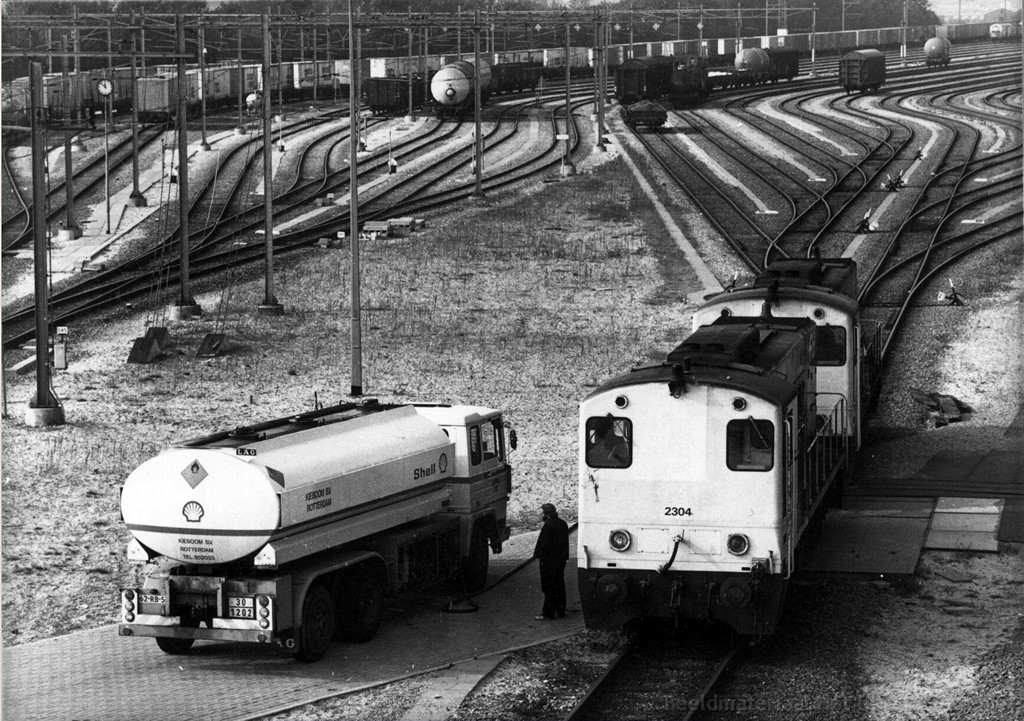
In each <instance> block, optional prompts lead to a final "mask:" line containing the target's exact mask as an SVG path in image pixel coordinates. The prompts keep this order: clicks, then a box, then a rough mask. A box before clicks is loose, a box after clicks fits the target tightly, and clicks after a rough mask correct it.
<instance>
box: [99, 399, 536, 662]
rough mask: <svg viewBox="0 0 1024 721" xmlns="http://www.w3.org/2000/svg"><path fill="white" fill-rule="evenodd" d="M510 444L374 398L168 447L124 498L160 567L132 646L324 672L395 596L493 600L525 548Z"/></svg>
mask: <svg viewBox="0 0 1024 721" xmlns="http://www.w3.org/2000/svg"><path fill="white" fill-rule="evenodd" d="M506 436H507V438H506ZM506 441H507V444H508V447H509V448H512V449H514V448H515V443H516V439H515V432H514V431H511V430H508V431H506V429H505V428H504V424H503V420H502V414H501V413H500V412H499V411H496V410H491V409H487V408H482V407H477V406H448V405H425V404H424V405H421V404H416V405H384V404H380V403H377V402H375V401H364V402H362V403H358V404H357V403H349V404H343V405H338V406H332V407H329V408H322V409H319V410H315V411H311V412H308V413H303V414H300V415H297V416H292V417H289V418H281V419H277V420H272V421H267V422H264V423H261V424H259V425H255V426H248V427H239V428H235V429H234V430H232V431H226V432H221V433H215V434H213V435H209V436H206V437H203V438H198V439H195V440H192V441H188V442H186V443H183V444H180V445H178V446H176V447H174V448H171V449H169V450H166V451H164V452H163V453H161V454H159V455H158V456H156V457H154V458H152V459H150V460H148V461H146V462H145V463H143V464H142V465H141V466H139V467H138V468H137V469H135V470H134V471H133V472H132V473H131V474H130V475H129V476H128V478H127V480H126V481H125V483H124V486H123V488H122V490H121V515H122V517H123V519H124V522H125V524H126V525H127V527H128V529H129V530H130V531H131V534H132V540H131V541H130V542H129V545H128V557H129V560H132V561H137V562H144V563H145V565H144V566H143V567H142V570H140V571H139V572H138V574H137V578H138V579H139V580H138V581H137V582H136V583H135V584H134V586H133V587H131V588H123V589H122V590H121V598H120V601H121V609H120V619H121V622H120V625H119V633H120V635H122V636H151V637H155V638H156V642H157V645H158V646H159V647H160V648H161V649H162V650H163V651H164V652H166V653H170V654H181V653H186V652H187V651H188V650H189V649H190V648H191V646H192V645H193V643H194V642H195V641H196V640H198V639H207V640H220V641H236V642H253V643H260V644H277V645H280V646H282V647H284V648H285V649H288V650H290V651H293V652H294V653H295V655H296V657H297V658H299V659H300V660H303V661H315V660H316V659H318V658H320V657H321V656H323V655H324V653H326V652H327V650H328V647H329V645H330V643H331V641H332V640H333V639H350V640H356V641H367V640H369V639H370V638H372V637H373V636H374V635H375V633H376V631H377V628H378V626H379V625H380V622H381V616H382V611H383V598H384V597H385V596H386V595H393V594H397V593H398V592H400V591H402V590H403V589H406V588H411V587H422V586H428V585H431V584H433V583H437V582H440V581H442V580H446V579H450V578H456V579H457V578H459V577H461V580H462V582H463V583H464V585H465V587H466V589H467V590H477V589H480V588H482V587H483V585H484V582H485V581H486V577H487V566H488V551H489V549H490V550H493V551H494V552H495V553H500V552H501V547H502V542H503V541H504V540H507V539H508V536H509V529H508V527H507V526H506V523H505V507H506V503H507V501H508V497H509V494H510V492H511V470H510V467H509V465H508V463H507V451H506Z"/></svg>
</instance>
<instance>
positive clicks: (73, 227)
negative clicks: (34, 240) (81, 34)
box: [39, 35, 85, 241]
mask: <svg viewBox="0 0 1024 721" xmlns="http://www.w3.org/2000/svg"><path fill="white" fill-rule="evenodd" d="M67 51H68V36H67V35H65V36H64V52H65V53H66V52H67ZM70 62H71V59H70V58H69V57H67V56H66V55H65V56H64V59H63V62H61V69H62V70H61V72H62V77H61V83H62V85H61V87H62V88H63V91H64V104H65V109H64V110H65V112H64V209H65V211H66V213H65V216H64V227H63V228H62V229H61V230H59V231H58V232H57V238H58V239H59V240H62V241H66V240H74V239H76V238H81V237H82V231H81V229H80V228H79V227H78V224H77V223H76V222H75V188H74V172H75V171H74V168H73V167H72V164H71V151H72V150H75V147H74V146H73V145H72V142H71V102H70V98H71V80H70V78H69V77H68V65H69V64H70ZM39 82H40V86H39V92H40V94H41V93H42V92H43V89H42V80H40V81H39ZM39 107H40V108H41V107H42V103H40V105H39ZM78 149H79V150H85V146H84V145H82V144H81V143H78ZM45 153H46V151H43V154H44V157H45ZM42 197H43V198H45V197H46V196H45V195H44V196H42ZM42 204H43V205H45V201H43V202H42ZM43 222H44V224H45V222H46V221H45V220H44V221H43Z"/></svg>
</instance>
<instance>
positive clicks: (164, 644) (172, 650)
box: [156, 636, 195, 656]
mask: <svg viewBox="0 0 1024 721" xmlns="http://www.w3.org/2000/svg"><path fill="white" fill-rule="evenodd" d="M193 643H195V639H193V638H161V637H160V636H157V638H156V645H157V646H159V647H160V650H161V651H163V652H164V653H167V654H170V655H171V656H180V655H181V654H183V653H188V650H189V649H190V648H192V644H193Z"/></svg>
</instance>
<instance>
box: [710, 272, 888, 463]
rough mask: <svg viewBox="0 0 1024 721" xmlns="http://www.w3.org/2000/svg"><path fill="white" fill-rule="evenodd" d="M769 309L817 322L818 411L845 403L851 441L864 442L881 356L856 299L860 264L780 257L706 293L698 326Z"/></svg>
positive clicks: (827, 411) (814, 358)
mask: <svg viewBox="0 0 1024 721" xmlns="http://www.w3.org/2000/svg"><path fill="white" fill-rule="evenodd" d="M763 312H770V313H771V314H773V315H776V316H785V317H799V318H808V319H810V320H811V321H812V322H813V323H814V324H815V328H814V355H813V356H812V358H811V362H812V364H813V365H814V367H815V371H816V375H817V379H818V414H819V415H820V416H823V417H825V416H828V415H829V414H831V413H832V412H833V411H834V410H835V409H836V408H838V407H840V406H842V407H843V408H845V412H846V419H845V426H846V429H847V432H848V434H849V436H850V442H851V443H852V444H853V446H854V447H855V448H859V447H860V442H861V423H862V416H863V411H862V409H863V408H865V407H866V405H867V404H868V401H869V395H870V392H871V388H872V387H873V384H874V378H875V374H876V370H877V360H875V359H874V357H873V355H872V354H865V353H863V352H862V349H865V348H869V349H871V350H872V352H877V349H878V347H879V345H878V332H879V329H878V328H877V327H870V328H865V327H864V323H863V320H862V318H861V313H860V305H859V303H858V302H857V264H856V263H855V262H854V261H853V260H852V259H850V258H821V259H818V258H814V259H790V260H780V261H775V262H773V263H771V264H769V265H768V266H767V267H766V268H765V269H764V270H763V271H762V272H761V273H759V274H758V275H757V276H755V278H754V279H753V281H752V282H750V283H749V284H747V285H743V286H737V287H734V288H729V289H728V290H726V291H724V292H722V293H717V294H715V295H712V296H710V297H708V298H706V299H705V301H704V303H703V305H701V307H700V308H698V309H697V311H696V312H695V313H694V315H693V326H694V328H695V329H696V328H699V327H700V326H702V325H707V324H710V323H713V322H715V321H717V320H719V319H722V318H730V317H745V316H752V315H759V314H761V313H763Z"/></svg>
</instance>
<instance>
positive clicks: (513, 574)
mask: <svg viewBox="0 0 1024 721" xmlns="http://www.w3.org/2000/svg"><path fill="white" fill-rule="evenodd" d="M535 538H536V534H525V535H524V536H518V537H515V538H513V539H511V541H510V542H509V543H508V544H507V547H506V550H505V552H504V553H502V554H501V555H500V556H496V557H493V558H492V561H493V562H492V564H491V569H490V573H489V578H488V588H487V590H485V591H484V592H483V593H481V594H479V595H477V596H475V597H474V601H475V603H476V604H477V606H478V607H479V609H478V610H477V611H476V612H475V613H446V612H445V611H444V610H443V607H444V604H443V603H440V602H439V601H440V599H438V598H437V597H433V598H429V597H428V598H424V599H420V600H402V601H401V602H399V603H395V604H392V605H390V606H389V607H388V609H387V613H386V618H385V621H384V623H383V625H382V626H381V629H380V632H379V633H378V635H377V637H376V638H375V639H373V640H372V641H370V642H369V643H365V644H356V643H335V644H333V645H332V646H331V649H330V650H329V651H328V653H327V655H326V656H325V657H324V658H323V659H321V660H320V661H319V662H317V663H314V664H303V663H300V662H298V661H296V660H295V659H294V658H293V657H292V656H291V655H290V654H287V653H285V652H284V651H281V650H278V649H276V648H266V647H256V646H252V645H249V644H227V643H212V642H199V643H197V644H196V645H195V647H193V649H192V651H191V652H190V653H189V654H188V655H185V656H168V655H165V654H164V653H162V652H161V651H160V650H159V649H158V648H157V647H156V643H155V642H154V641H153V640H152V639H142V638H122V637H119V636H118V635H117V628H116V626H114V625H110V626H104V627H101V628H97V629H92V630H89V631H83V632H79V633H72V634H69V635H67V636H61V637H58V638H54V639H49V640H46V641H40V642H37V643H30V644H25V645H23V646H15V647H10V648H5V649H4V650H3V688H2V691H3V696H2V698H3V705H2V709H0V715H2V717H3V718H5V719H7V718H11V719H18V720H19V721H33V720H34V719H39V720H41V721H42V720H45V721H86V720H88V719H96V720H97V721H99V720H101V719H102V721H121V720H124V721H130V720H131V721H133V720H134V719H138V718H141V717H143V716H146V717H155V718H160V719H161V721H198V720H205V719H209V720H211V721H241V720H244V719H252V718H258V717H260V716H264V715H267V714H269V713H272V712H275V711H281V710H285V709H289V708H294V707H296V706H300V705H303V704H306V703H309V702H312V701H315V700H319V699H323V698H328V697H331V696H337V695H339V694H344V693H348V692H352V691H357V690H360V689H365V688H369V687H372V686H376V685H380V684H382V683H387V682H390V681H394V680H398V679H401V678H405V677H408V676H411V675H417V674H421V673H425V672H428V671H432V670H441V669H447V668H450V667H452V666H454V665H456V664H459V663H462V662H464V661H468V660H471V659H474V658H477V657H481V656H486V655H493V654H501V653H505V652H507V651H509V650H512V649H516V648H522V647H527V646H531V645H535V644H538V643H543V642H545V641H550V640H555V639H558V638H564V637H566V636H571V635H574V634H576V633H579V632H581V631H582V630H583V617H582V614H581V613H580V612H579V593H578V591H577V588H576V574H575V573H574V572H573V569H574V568H575V564H576V561H575V557H573V558H570V560H569V562H568V564H566V590H567V594H568V598H569V613H568V615H567V617H566V618H565V619H560V620H556V621H534V620H533V617H534V615H535V614H536V613H537V610H538V608H539V606H540V604H541V601H542V595H541V592H540V579H539V575H538V573H537V567H536V562H532V561H530V559H529V556H530V554H531V553H532V551H533V542H534V541H535ZM570 549H571V552H572V553H573V554H575V539H570ZM115 601H116V599H112V600H111V603H114V602H115Z"/></svg>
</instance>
